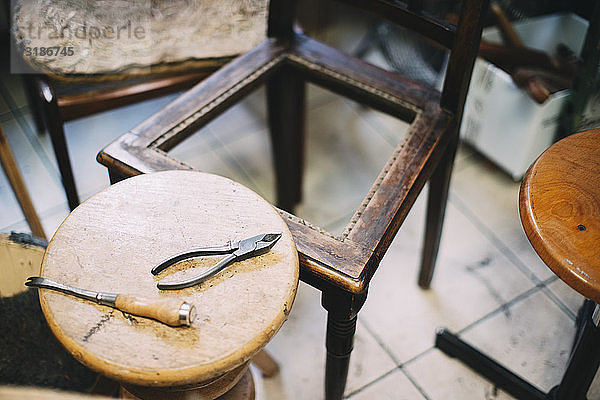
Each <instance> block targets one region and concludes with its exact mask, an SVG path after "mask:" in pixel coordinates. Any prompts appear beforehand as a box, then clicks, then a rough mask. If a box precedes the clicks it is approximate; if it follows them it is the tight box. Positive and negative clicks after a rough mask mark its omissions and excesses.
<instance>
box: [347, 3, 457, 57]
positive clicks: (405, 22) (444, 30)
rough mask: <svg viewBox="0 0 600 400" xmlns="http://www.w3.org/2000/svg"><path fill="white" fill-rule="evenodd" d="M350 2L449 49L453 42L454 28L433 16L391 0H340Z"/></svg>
mask: <svg viewBox="0 0 600 400" xmlns="http://www.w3.org/2000/svg"><path fill="white" fill-rule="evenodd" d="M341 1H343V2H344V3H348V4H352V5H354V6H356V7H358V8H361V9H363V10H365V11H367V12H370V13H371V14H375V15H377V16H379V17H380V18H383V19H386V20H388V21H390V22H392V23H395V24H399V25H402V26H405V27H406V28H408V29H411V30H413V31H415V32H418V33H420V34H421V35H423V36H425V37H427V38H429V39H431V40H433V41H435V42H436V43H438V44H440V45H441V46H443V47H445V48H447V49H449V48H451V47H452V45H453V43H454V32H455V30H456V28H455V27H454V26H453V25H451V24H448V23H446V22H444V21H441V20H439V19H436V18H435V17H434V16H431V15H427V14H426V13H423V12H417V11H416V10H415V11H411V10H410V9H409V8H406V7H404V6H402V5H401V4H399V3H398V2H397V1H392V0H372V1H365V0H341Z"/></svg>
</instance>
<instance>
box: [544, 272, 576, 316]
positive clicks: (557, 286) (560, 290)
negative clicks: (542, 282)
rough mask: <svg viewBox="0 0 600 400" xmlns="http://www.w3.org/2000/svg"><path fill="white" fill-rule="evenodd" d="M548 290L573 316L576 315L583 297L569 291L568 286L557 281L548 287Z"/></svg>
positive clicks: (571, 290)
mask: <svg viewBox="0 0 600 400" xmlns="http://www.w3.org/2000/svg"><path fill="white" fill-rule="evenodd" d="M548 289H549V290H550V291H551V292H552V293H554V294H555V295H556V296H557V297H558V298H559V299H560V300H561V301H562V302H563V303H564V304H565V305H566V306H567V307H568V308H569V310H571V312H572V313H573V315H577V312H578V311H579V308H580V307H581V305H582V304H583V301H584V300H585V297H583V296H582V295H580V294H579V293H577V292H576V291H575V290H573V289H571V287H570V286H569V285H567V284H566V283H564V282H563V281H561V280H560V279H557V280H556V281H554V282H552V283H550V284H549V285H548Z"/></svg>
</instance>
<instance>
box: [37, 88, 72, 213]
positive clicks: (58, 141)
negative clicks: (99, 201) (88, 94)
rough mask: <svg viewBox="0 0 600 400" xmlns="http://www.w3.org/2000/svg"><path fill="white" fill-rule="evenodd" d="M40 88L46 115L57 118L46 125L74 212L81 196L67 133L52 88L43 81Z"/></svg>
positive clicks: (68, 199)
mask: <svg viewBox="0 0 600 400" xmlns="http://www.w3.org/2000/svg"><path fill="white" fill-rule="evenodd" d="M40 88H41V93H40V96H41V97H42V101H43V107H44V114H45V115H47V116H55V117H56V118H54V117H50V118H48V119H47V121H46V123H47V125H48V126H47V128H48V133H49V134H50V139H51V140H52V147H53V149H54V155H55V156H56V162H57V163H58V170H59V171H60V177H61V180H62V184H63V187H64V188H65V193H66V194H67V202H68V203H69V209H70V210H71V211H72V210H74V209H75V207H77V206H78V205H79V195H78V194H77V188H76V187H75V179H74V178H73V170H72V169H71V160H70V159H69V152H68V150H67V141H66V139H65V131H64V129H63V123H62V120H61V119H60V117H59V116H60V114H59V110H58V104H57V103H56V96H55V94H54V93H53V91H52V89H51V88H50V86H49V85H47V84H46V83H45V82H43V81H41V82H40Z"/></svg>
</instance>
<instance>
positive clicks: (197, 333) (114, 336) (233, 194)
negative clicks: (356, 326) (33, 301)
mask: <svg viewBox="0 0 600 400" xmlns="http://www.w3.org/2000/svg"><path fill="white" fill-rule="evenodd" d="M265 231H275V232H282V235H283V236H282V238H281V239H280V240H279V241H278V242H277V243H276V244H275V246H274V247H273V249H271V251H270V252H268V253H266V254H264V255H261V256H258V257H255V258H251V259H247V260H244V261H241V262H236V263H234V264H232V265H231V266H230V267H228V268H226V269H225V270H224V271H223V272H222V273H220V274H219V275H217V276H216V277H214V278H213V279H211V280H209V281H207V282H205V283H203V284H201V285H198V286H194V287H191V288H186V289H182V290H176V291H159V290H158V289H157V288H156V282H157V281H158V280H162V279H165V278H167V279H169V278H172V279H180V278H185V277H189V276H192V275H196V274H197V271H195V269H196V268H206V267H209V266H211V265H213V264H214V263H215V262H216V261H217V260H218V259H217V258H214V257H206V258H201V259H196V260H192V261H184V262H181V263H180V264H178V265H176V266H175V267H174V268H171V269H170V271H165V272H163V273H161V274H159V275H158V276H153V275H152V274H151V273H150V270H151V268H152V267H153V266H154V265H155V264H157V263H158V262H160V261H162V260H163V259H164V258H165V257H166V256H168V255H171V254H174V253H177V252H181V251H184V250H188V249H189V248H192V247H199V246H200V247H202V246H216V245H222V244H225V243H227V241H230V240H231V241H235V240H240V239H244V238H246V237H250V236H253V235H256V234H258V233H262V232H265ZM42 276H45V277H48V278H49V279H54V280H56V281H60V282H64V283H66V284H71V285H73V286H76V287H81V288H86V289H90V290H96V291H105V292H111V293H129V294H132V295H139V296H144V297H149V298H178V299H184V300H187V301H189V302H190V303H192V304H194V305H195V306H196V309H197V317H196V319H195V320H194V321H193V323H192V326H191V327H189V328H188V327H180V328H172V327H168V326H166V325H164V324H162V323H159V322H156V321H153V320H149V319H144V318H135V317H131V316H128V315H124V314H122V313H120V312H118V311H115V310H113V309H110V308H108V307H103V306H99V305H95V304H92V303H90V302H86V301H84V300H79V299H76V298H73V297H71V296H65V295H63V294H61V293H55V292H50V291H45V290H41V292H40V301H41V304H42V309H43V311H44V313H45V315H46V317H47V320H48V323H49V325H50V327H51V329H52V330H53V332H54V333H55V335H56V336H57V337H58V338H59V340H60V341H61V342H62V343H63V344H64V345H65V347H66V348H67V349H69V350H70V351H71V352H72V353H73V354H74V355H75V357H77V358H78V359H79V360H80V361H82V362H83V363H84V364H86V365H88V366H89V367H91V368H93V369H95V370H97V371H99V372H101V373H103V374H106V375H107V376H109V377H110V378H112V379H115V380H118V381H122V382H128V383H130V384H135V385H143V386H163V387H164V386H180V387H182V386H190V385H191V386H194V385H197V384H198V383H200V382H206V381H211V380H212V379H214V378H215V377H217V376H219V375H222V374H223V373H225V372H226V371H230V370H232V369H234V368H236V367H238V366H240V365H242V364H244V363H247V362H248V361H249V360H250V359H251V358H252V356H253V355H254V354H255V353H256V352H257V351H259V350H260V349H261V348H262V347H263V346H264V345H265V344H266V343H267V342H268V341H269V339H270V338H271V337H272V336H273V335H274V334H275V333H276V332H277V330H278V329H279V327H280V326H281V324H282V323H283V322H284V320H285V318H286V317H287V314H288V313H289V310H290V308H291V306H292V302H293V299H294V295H295V291H296V286H297V282H298V258H297V250H296V248H295V245H294V242H293V240H292V236H291V234H290V232H289V230H288V229H287V226H286V225H285V223H284V222H283V220H282V219H281V217H280V216H279V215H278V213H277V212H276V211H275V210H274V209H273V208H272V206H270V205H269V204H268V203H267V202H266V201H264V200H263V199H262V198H260V197H259V196H257V195H256V194H254V193H253V192H251V191H250V190H248V189H246V188H244V187H243V186H241V185H239V184H237V183H234V182H233V181H231V180H229V179H226V178H222V177H218V176H214V175H210V174H204V173H200V172H192V171H169V172H163V173H157V174H151V175H141V176H138V177H135V178H132V179H128V180H125V181H122V182H120V183H118V184H116V185H113V186H111V187H110V188H108V189H107V190H105V191H103V192H101V193H99V194H97V195H95V196H93V197H92V198H90V199H89V200H88V201H86V202H85V203H83V204H82V205H81V206H80V207H78V208H77V209H76V210H75V211H73V212H72V213H71V214H70V215H69V216H68V217H67V219H66V220H65V221H64V222H63V224H62V225H61V227H60V228H59V229H58V231H57V232H56V234H55V236H54V238H53V239H52V241H51V242H50V244H49V246H48V250H47V253H46V255H45V257H44V262H43V268H42Z"/></svg>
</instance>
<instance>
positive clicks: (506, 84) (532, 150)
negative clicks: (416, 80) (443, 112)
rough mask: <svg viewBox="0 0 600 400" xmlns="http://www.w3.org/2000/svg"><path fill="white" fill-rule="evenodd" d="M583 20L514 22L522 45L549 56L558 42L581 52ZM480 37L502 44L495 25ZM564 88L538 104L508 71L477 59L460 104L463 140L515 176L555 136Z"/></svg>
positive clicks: (567, 16)
mask: <svg viewBox="0 0 600 400" xmlns="http://www.w3.org/2000/svg"><path fill="white" fill-rule="evenodd" d="M587 25H588V23H587V21H586V20H584V19H582V18H580V17H578V16H576V15H574V14H555V15H549V16H544V17H538V18H532V19H530V20H528V21H527V22H525V23H521V24H515V29H516V30H517V32H519V35H520V36H521V39H522V40H523V43H524V44H525V45H526V46H527V47H531V48H534V49H538V50H543V51H546V52H547V53H548V54H550V55H552V54H554V53H555V49H556V46H557V45H558V44H559V43H564V44H566V45H567V46H568V47H569V48H570V49H571V50H573V51H574V52H575V54H579V53H580V52H581V47H582V45H583V40H584V38H585V34H586V31H587ZM483 37H484V38H485V39H486V40H488V41H490V42H497V43H501V38H500V34H499V32H498V30H497V29H496V28H489V29H485V30H484V33H483ZM568 96H569V91H568V90H563V91H560V92H557V93H554V94H552V95H550V97H549V98H548V100H546V101H545V102H544V103H543V104H538V103H536V102H535V101H534V100H532V99H531V98H530V97H529V95H528V94H527V93H526V92H525V91H524V90H522V89H520V88H518V87H517V86H516V85H515V84H514V82H513V81H512V78H511V77H510V75H508V74H507V73H506V72H504V71H502V70H501V69H499V68H497V67H496V66H494V65H493V64H490V63H489V62H487V61H485V60H483V59H481V58H477V60H476V61H475V67H474V69H473V76H472V78H471V86H470V87H469V92H468V95H467V99H466V103H465V111H464V114H463V122H462V125H461V129H460V135H461V137H462V139H463V140H464V141H466V142H467V143H470V144H471V145H473V146H474V147H475V148H476V149H477V150H479V151H480V152H481V153H483V154H484V155H485V156H487V157H488V158H489V159H490V160H492V161H493V162H494V163H496V164H497V165H498V166H500V167H501V168H502V169H503V170H505V171H506V172H508V173H509V174H510V175H511V176H512V178H513V179H514V180H520V179H521V178H522V177H523V175H524V174H525V172H526V171H527V168H528V167H529V165H530V164H531V163H532V162H533V161H534V160H535V159H536V158H537V157H538V156H539V155H540V154H541V153H542V152H543V151H544V150H545V149H546V148H548V147H549V146H550V145H551V144H552V143H553V142H554V139H555V135H556V128H557V126H558V118H559V115H560V112H561V109H562V106H563V104H564V102H565V100H566V99H567V97H568Z"/></svg>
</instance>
